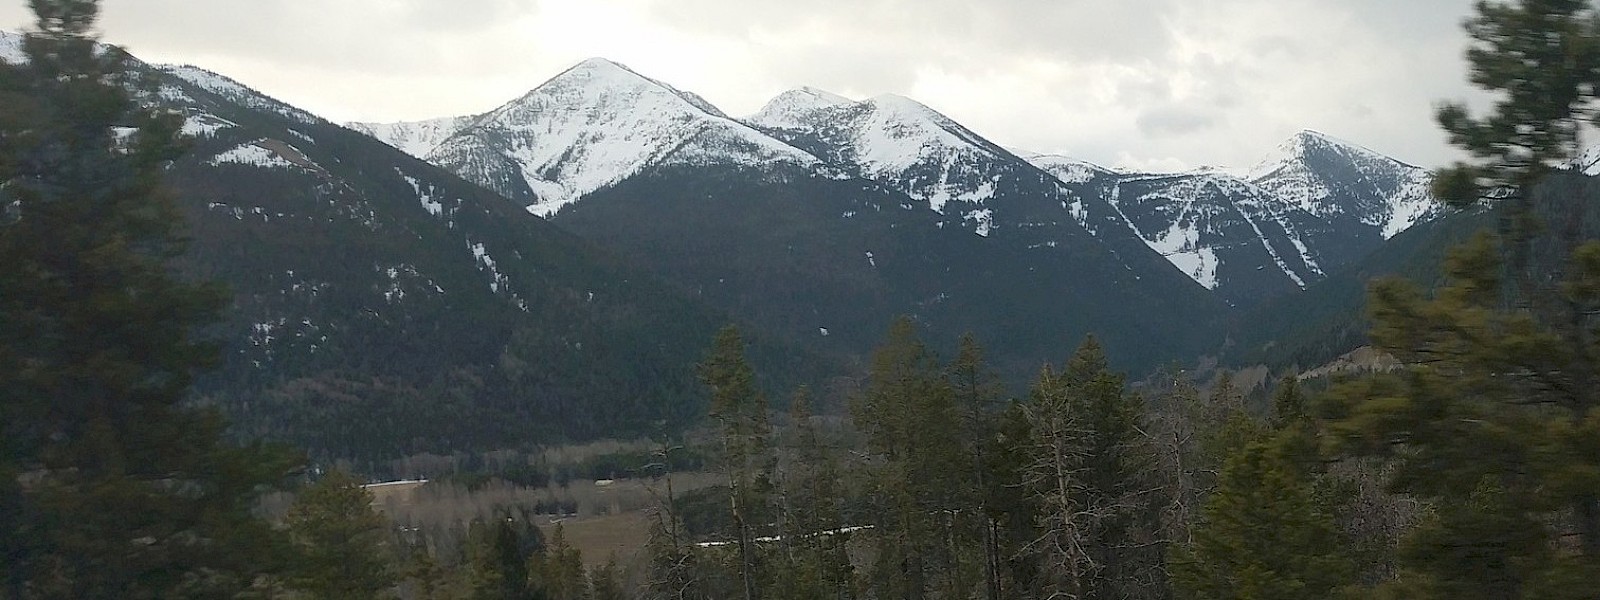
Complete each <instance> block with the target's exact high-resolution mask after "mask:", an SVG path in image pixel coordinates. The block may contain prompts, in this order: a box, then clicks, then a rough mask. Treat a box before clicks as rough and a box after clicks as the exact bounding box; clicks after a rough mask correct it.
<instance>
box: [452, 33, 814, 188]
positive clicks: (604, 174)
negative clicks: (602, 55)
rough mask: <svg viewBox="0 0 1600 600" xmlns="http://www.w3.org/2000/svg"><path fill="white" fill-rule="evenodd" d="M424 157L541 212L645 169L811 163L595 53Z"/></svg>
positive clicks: (698, 101) (789, 148)
mask: <svg viewBox="0 0 1600 600" xmlns="http://www.w3.org/2000/svg"><path fill="white" fill-rule="evenodd" d="M427 159H428V160H429V161H430V162H433V163H434V164H437V165H440V166H443V167H445V168H446V169H449V170H452V171H455V172H456V173H457V174H459V175H461V176H462V177H465V178H466V179H468V180H469V181H473V182H476V183H478V184H480V185H484V186H486V187H488V188H490V189H492V190H495V191H497V192H500V193H501V194H503V195H505V196H507V197H509V198H512V199H513V200H517V201H520V202H523V203H524V204H525V206H526V207H527V209H528V211H529V212H532V213H534V214H537V215H540V216H544V217H549V216H551V215H553V214H555V212H556V211H558V210H560V209H561V208H562V207H563V206H566V205H568V204H571V203H572V202H574V201H577V200H578V199H579V198H580V197H582V196H583V195H585V194H588V193H590V192H593V191H595V190H597V189H600V188H603V187H606V186H609V185H612V184H614V183H616V182H618V181H621V180H622V179H624V178H627V177H629V176H631V175H633V174H635V173H638V172H639V171H640V170H642V169H644V168H646V167H649V166H652V165H661V164H690V165H697V164H737V165H743V166H748V167H754V168H759V169H771V168H773V167H775V166H777V165H784V164H787V165H799V166H803V167H814V166H817V164H818V161H817V159H816V157H813V156H811V155H809V154H807V153H805V152H803V151H801V150H799V149H796V148H794V147H792V146H790V145H788V144H785V143H783V142H780V141H778V140H775V139H772V138H771V137H768V136H766V135H764V134H762V133H760V132H758V131H756V130H754V129H752V128H750V127H749V126H747V125H744V124H743V123H739V122H738V121H735V120H733V119H730V118H728V116H727V115H725V114H723V113H722V111H720V110H718V109H717V108H716V107H714V106H712V105H711V104H710V103H708V102H706V101H705V100H704V99H702V98H700V97H699V96H695V95H693V94H690V93H686V92H682V91H679V90H677V89H675V88H673V87H671V86H669V85H666V84H664V83H661V82H658V81H655V80H653V79H649V78H647V77H644V76H642V75H639V74H638V73H635V72H633V71H631V70H629V69H628V68H627V67H624V66H622V65H619V64H617V63H614V62H611V61H608V60H604V59H598V58H596V59H589V60H586V61H584V62H582V63H579V64H578V65H577V66H574V67H572V68H571V69H568V70H567V71H565V72H563V73H561V74H560V75H557V76H556V77H555V78H554V79H551V80H550V81H548V82H546V83H544V84H543V85H540V86H539V87H537V88H535V89H534V90H533V91H531V92H529V93H528V94H527V95H525V96H523V97H521V98H519V99H517V100H515V101H512V102H511V103H508V104H506V105H504V106H502V107H500V108H498V109H496V110H494V111H492V112H490V113H488V114H486V115H484V116H483V117H481V118H479V119H478V120H477V121H475V122H474V123H472V124H471V125H469V126H467V127H465V128H464V129H462V130H460V131H458V132H457V133H456V134H455V135H453V136H451V137H449V138H448V139H446V140H445V141H444V142H442V143H440V144H439V145H438V146H437V147H435V148H434V149H433V151H431V152H429V153H428V155H427Z"/></svg>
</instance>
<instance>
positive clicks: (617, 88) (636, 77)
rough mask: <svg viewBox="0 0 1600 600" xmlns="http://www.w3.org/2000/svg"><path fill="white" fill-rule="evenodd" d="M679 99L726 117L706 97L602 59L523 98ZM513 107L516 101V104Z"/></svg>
mask: <svg viewBox="0 0 1600 600" xmlns="http://www.w3.org/2000/svg"><path fill="white" fill-rule="evenodd" d="M661 92H665V93H666V94H667V95H671V96H676V97H677V98H678V99H681V100H683V101H684V102H687V103H689V104H690V105H691V106H693V107H695V108H696V109H699V110H701V111H703V112H706V113H709V114H711V115H712V116H716V117H723V118H726V117H727V116H728V115H726V114H724V113H723V112H722V110H721V109H719V108H717V107H716V106H714V105H712V104H711V103H710V102H707V101H706V99H705V98H701V97H700V96H698V95H696V94H693V93H690V92H685V91H683V90H680V89H678V88H675V87H672V86H670V85H667V84H665V83H662V82H660V81H657V80H655V79H651V78H649V77H646V76H644V75H642V74H640V73H639V72H638V71H635V70H633V69H631V68H629V67H628V66H627V65H624V64H622V63H619V62H616V61H614V60H611V59H608V58H602V57H592V58H586V59H584V60H582V61H580V62H578V64H575V65H573V66H571V67H568V68H567V70H565V71H562V72H561V73H560V74H558V75H556V76H555V77H552V78H550V80H549V81H546V82H544V83H542V84H540V85H539V87H536V88H534V89H533V90H532V91H530V92H528V94H527V95H526V96H524V97H523V100H524V101H527V100H533V99H537V98H548V97H551V96H553V95H554V96H562V97H566V98H573V97H576V96H603V95H619V96H624V97H631V98H637V97H638V96H640V95H641V94H659V93H661ZM512 104H513V105H514V104H516V102H513V103H512Z"/></svg>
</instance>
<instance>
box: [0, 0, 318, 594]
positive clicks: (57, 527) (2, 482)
mask: <svg viewBox="0 0 1600 600" xmlns="http://www.w3.org/2000/svg"><path fill="white" fill-rule="evenodd" d="M31 6H32V8H33V10H34V12H35V14H36V15H37V17H38V21H37V31H34V32H30V33H29V34H27V37H26V41H25V43H24V50H25V52H26V55H27V61H26V63H25V64H22V65H0V290H4V293H0V552H3V558H0V597H8V598H18V599H20V598H189V597H223V596H227V595H229V594H230V593H231V592H233V591H237V590H240V589H243V588H246V587H249V586H250V585H252V584H253V582H254V581H255V580H256V578H257V575H258V574H260V573H262V572H264V571H270V570H273V569H274V568H275V567H277V566H279V565H281V561H280V560H279V557H278V555H276V554H275V553H274V550H275V549H279V548H281V545H280V541H281V537H280V536H277V535H275V534H274V533H273V532H272V531H271V530H270V529H269V527H268V526H267V524H266V523H265V522H263V521H261V520H259V519H256V518H254V517H253V516H252V515H251V514H250V508H251V506H252V504H253V502H254V499H255V498H256V497H257V494H258V492H259V491H260V487H261V486H262V485H263V484H264V483H267V482H273V481H276V480H278V479H280V478H281V477H282V475H283V474H284V473H286V472H287V471H288V470H289V469H290V468H291V467H292V463H293V461H291V460H286V459H285V458H284V456H282V455H280V454H278V453H271V452H266V451H263V450H261V449H259V448H251V449H238V448H233V447H230V446H228V445H227V444H225V443H224V442H223V441H222V430H223V424H222V422H221V420H220V419H219V418H218V417H216V415H215V414H213V413H212V412H210V411H204V410H197V409H194V408H190V407H188V406H185V405H184V400H185V399H186V397H187V395H188V393H189V389H190V382H191V379H192V377H193V374H194V372H195V371H196V370H198V369H200V368H203V367H205V366H207V365H209V364H211V362H212V360H213V356H214V351H213V349H211V348H210V347H208V346H206V345H204V344H201V343H198V342H196V341H194V340H193V339H192V337H191V333H192V331H193V330H194V328H195V327H196V326H198V325H201V324H204V323H206V322H208V321H209V320H210V319H212V318H213V317H214V315H215V314H216V312H217V310H218V309H219V308H220V307H221V306H222V305H223V303H224V299H225V296H224V294H223V293H222V292H221V290H219V289H218V288H217V287H215V286H211V285H204V284H194V283H189V282H184V281H180V280H178V279H176V278H175V277H174V276H173V275H172V273H171V272H170V270H169V267H168V263H167V261H168V260H169V259H171V258H173V257H174V256H176V255H177V254H179V252H180V251H181V250H182V243H181V241H180V237H179V228H180V226H181V220H180V219H179V217H178V214H177V211H176V210H175V208H174V205H173V203H172V201H171V199H170V197H169V196H168V195H167V194H166V193H165V192H164V191H163V189H162V187H161V172H162V169H163V166H164V165H165V164H166V163H167V161H169V160H171V159H172V158H174V157H176V156H177V155H178V152H179V150H180V147H179V145H178V144H177V143H176V142H175V140H176V134H177V131H178V126H179V119H178V118H176V117H175V116H171V115H153V114H149V113H147V112H145V111H142V110H140V109H139V108H138V107H137V106H135V105H134V104H133V103H132V102H131V101H130V100H129V98H128V96H127V94H126V93H125V92H124V91H123V90H122V88H120V87H118V85H117V81H118V80H119V79H120V78H124V74H123V73H122V72H121V70H120V67H121V65H122V63H123V61H124V59H125V56H126V55H125V54H123V53H121V52H120V51H119V50H116V49H114V48H112V49H106V48H102V47H97V45H96V41H95V39H94V36H93V25H94V22H95V19H96V16H97V13H98V7H97V3H96V2H93V1H86V0H33V1H32V2H31Z"/></svg>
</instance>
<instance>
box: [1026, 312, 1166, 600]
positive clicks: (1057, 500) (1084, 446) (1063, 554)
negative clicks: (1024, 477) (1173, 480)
mask: <svg viewBox="0 0 1600 600" xmlns="http://www.w3.org/2000/svg"><path fill="white" fill-rule="evenodd" d="M1124 387H1125V386H1124V381H1123V377H1122V376H1121V375H1118V374H1115V373H1112V372H1111V371H1110V369H1109V368H1108V367H1107V365H1106V359H1105V354H1104V352H1103V351H1102V350H1101V348H1100V346H1099V344H1098V343H1097V342H1096V341H1095V340H1094V338H1093V337H1090V338H1089V339H1087V340H1085V341H1084V343H1083V345H1082V346H1080V347H1079V348H1078V350H1077V351H1076V352H1075V353H1073V356H1072V358H1071V359H1069V360H1068V361H1067V365H1066V367H1065V368H1064V369H1063V370H1062V371H1061V372H1060V373H1059V374H1057V373H1056V372H1054V371H1052V370H1050V369H1049V368H1046V369H1045V370H1044V371H1043V373H1042V374H1041V375H1040V377H1039V379H1038V381H1037V382H1036V383H1035V384H1034V389H1033V393H1032V395H1031V397H1030V399H1029V404H1028V415H1029V417H1030V421H1031V430H1032V433H1033V435H1032V439H1031V443H1030V445H1029V447H1030V455H1031V456H1030V458H1031V462H1030V464H1029V470H1028V474H1029V480H1028V483H1029V489H1030V490H1031V492H1032V493H1033V494H1034V495H1035V496H1036V498H1037V502H1038V505H1039V509H1040V511H1041V512H1040V515H1039V526H1040V532H1039V538H1038V540H1037V542H1036V544H1037V546H1038V547H1039V548H1040V549H1041V551H1042V555H1043V558H1044V560H1045V561H1046V565H1047V567H1046V570H1047V572H1049V574H1048V575H1047V577H1046V580H1047V581H1048V582H1049V583H1048V584H1047V586H1046V589H1047V591H1048V592H1049V593H1051V594H1059V595H1062V596H1063V597H1074V598H1161V597H1165V596H1166V593H1167V592H1166V579H1165V577H1164V575H1163V567H1162V553H1163V552H1164V551H1165V548H1164V539H1163V535H1162V529H1163V528H1162V526H1161V520H1160V515H1161V510H1162V508H1163V507H1164V506H1165V502H1166V500H1165V498H1164V497H1163V495H1162V492H1163V485H1162V483H1161V481H1160V480H1159V477H1158V473H1159V466H1158V465H1157V463H1156V455H1155V451H1154V448H1152V447H1151V446H1150V444H1149V440H1148V438H1147V437H1146V436H1145V434H1144V433H1143V431H1142V426H1141V423H1140V420H1141V418H1142V413H1143V410H1142V408H1141V402H1140V401H1139V399H1138V397H1137V396H1134V395H1131V394H1129V393H1127V391H1126V390H1125V389H1124ZM1052 567H1053V568H1052Z"/></svg>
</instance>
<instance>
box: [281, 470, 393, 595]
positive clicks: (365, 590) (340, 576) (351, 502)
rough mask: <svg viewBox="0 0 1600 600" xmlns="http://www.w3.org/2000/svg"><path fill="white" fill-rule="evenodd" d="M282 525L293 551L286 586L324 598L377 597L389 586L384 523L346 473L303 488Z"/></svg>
mask: <svg viewBox="0 0 1600 600" xmlns="http://www.w3.org/2000/svg"><path fill="white" fill-rule="evenodd" d="M284 525H285V527H286V528H287V529H288V531H289V539H290V541H291V542H292V543H293V544H294V553H295V562H294V567H293V569H292V570H291V572H290V579H289V583H290V587H293V588H295V589H297V590H301V591H303V592H305V593H306V594H307V595H308V596H309V597H311V598H316V599H326V600H355V599H363V600H365V599H368V598H379V597H382V596H384V595H386V594H385V592H386V591H387V590H388V589H389V588H390V587H392V586H391V584H392V582H393V580H394V579H393V577H392V576H391V575H392V573H391V569H390V566H389V560H388V558H389V557H388V549H387V548H385V540H386V538H387V535H388V534H387V532H386V531H385V529H386V528H387V523H386V522H385V521H384V519H383V517H382V516H381V515H379V514H378V513H377V512H376V511H374V510H372V493H371V492H368V491H367V490H366V488H363V487H361V482H360V481H359V480H357V479H356V478H354V477H352V476H350V474H348V473H345V472H344V471H339V470H335V471H331V472H329V473H328V474H326V475H324V476H323V477H322V478H321V479H319V480H318V481H317V482H316V483H314V484H312V485H311V486H309V487H307V488H306V489H304V490H302V491H301V492H300V494H299V496H298V497H297V498H296V499H295V503H294V505H293V506H291V507H290V508H289V512H288V514H287V515H286V516H285V517H284Z"/></svg>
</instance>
